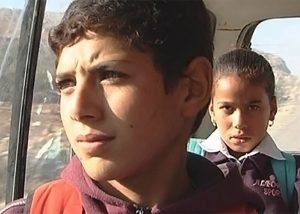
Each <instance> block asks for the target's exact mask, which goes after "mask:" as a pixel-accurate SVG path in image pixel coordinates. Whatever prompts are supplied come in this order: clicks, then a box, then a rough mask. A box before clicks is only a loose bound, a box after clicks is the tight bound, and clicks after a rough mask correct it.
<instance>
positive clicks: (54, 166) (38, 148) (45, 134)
mask: <svg viewBox="0 0 300 214" xmlns="http://www.w3.org/2000/svg"><path fill="white" fill-rule="evenodd" d="M70 1H71V0H60V1H57V0H48V1H47V5H46V11H45V16H44V21H43V30H42V36H41V41H40V49H39V55H38V63H37V70H36V77H35V85H34V92H33V104H32V110H31V122H30V130H29V140H28V153H27V169H26V178H25V179H26V182H25V194H26V193H28V192H30V191H32V190H33V189H34V188H35V187H37V186H39V185H40V184H41V183H44V182H46V181H47V180H51V179H53V178H55V177H58V176H59V174H60V172H61V170H62V168H63V167H64V166H65V165H66V164H67V162H68V161H69V158H70V153H71V149H70V146H69V143H68V141H67V139H66V135H65V132H64V130H63V127H62V123H61V120H60V115H59V94H58V91H57V90H56V88H55V85H54V74H55V58H54V54H53V53H52V51H51V49H50V48H49V46H48V42H47V38H48V32H49V29H50V28H51V27H53V26H54V25H57V24H58V23H59V21H60V19H61V17H62V15H63V12H64V10H65V9H66V7H67V6H68V4H69V3H70Z"/></svg>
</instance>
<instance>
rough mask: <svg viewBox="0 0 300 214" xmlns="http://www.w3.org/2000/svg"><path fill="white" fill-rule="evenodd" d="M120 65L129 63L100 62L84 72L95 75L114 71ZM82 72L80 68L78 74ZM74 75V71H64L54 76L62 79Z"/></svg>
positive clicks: (126, 61)
mask: <svg viewBox="0 0 300 214" xmlns="http://www.w3.org/2000/svg"><path fill="white" fill-rule="evenodd" d="M121 63H126V64H129V63H130V61H129V60H110V61H105V62H100V63H98V64H95V65H92V66H90V67H89V68H88V69H86V72H89V73H95V72H99V71H105V70H109V69H114V68H115V67H116V66H117V65H118V64H121ZM82 71H85V69H84V68H82V67H81V69H80V72H82ZM75 74H76V71H75V70H65V71H63V70H61V71H59V70H58V71H57V72H56V74H55V78H57V79H63V78H66V77H70V76H73V75H75Z"/></svg>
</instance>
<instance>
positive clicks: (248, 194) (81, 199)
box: [4, 155, 263, 214]
mask: <svg viewBox="0 0 300 214" xmlns="http://www.w3.org/2000/svg"><path fill="white" fill-rule="evenodd" d="M187 170H188V172H189V174H190V177H191V179H192V180H193V181H194V183H195V184H196V190H195V191H194V192H193V193H192V194H190V195H189V196H186V197H185V198H182V199H181V200H179V201H177V202H175V203H172V204H169V205H165V206H162V207H159V208H158V207H153V208H151V209H149V208H145V207H140V206H138V205H135V204H133V203H130V202H126V201H123V200H121V199H118V198H115V197H113V196H111V195H108V194H106V193H105V192H103V191H102V190H101V189H99V187H98V186H96V185H95V184H94V183H93V181H92V180H91V179H90V178H89V177H88V176H87V174H86V173H85V171H84V169H83V167H82V165H81V163H80V161H79V160H78V159H77V158H76V157H75V158H73V160H72V161H71V162H70V164H69V165H68V166H67V168H66V169H65V170H64V172H63V173H62V178H61V179H59V180H56V181H52V182H49V183H46V184H44V185H42V186H40V187H39V188H38V189H36V190H35V192H34V195H33V197H32V202H27V204H30V205H31V207H29V208H28V210H30V213H33V214H40V213H43V214H48V213H51V214H55V213H72V214H73V213H74V214H77V213H93V214H94V213H122V214H123V213H253V212H251V211H253V209H250V210H249V207H252V208H253V207H254V208H256V209H257V210H258V212H259V213H261V212H262V211H263V202H262V200H261V199H260V197H258V195H257V194H255V193H254V192H252V191H249V189H248V188H246V187H245V186H244V185H243V181H242V179H241V177H240V175H239V172H238V170H230V171H228V172H229V173H228V174H227V175H226V176H225V177H224V175H223V173H222V172H221V171H220V170H219V169H218V168H217V167H216V166H214V165H212V164H211V163H210V162H208V161H207V160H206V159H204V158H202V157H199V156H194V155H191V156H190V158H189V160H188V165H187ZM12 211H14V212H12ZM17 211H21V212H22V211H24V204H23V205H18V206H13V207H11V208H9V209H7V210H6V211H5V212H4V213H5V214H7V213H16V212H17Z"/></svg>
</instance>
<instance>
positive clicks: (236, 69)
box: [212, 49, 275, 99]
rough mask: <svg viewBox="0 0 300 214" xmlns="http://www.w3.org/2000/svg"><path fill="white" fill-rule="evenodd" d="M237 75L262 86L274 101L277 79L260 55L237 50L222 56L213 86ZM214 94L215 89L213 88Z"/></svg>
mask: <svg viewBox="0 0 300 214" xmlns="http://www.w3.org/2000/svg"><path fill="white" fill-rule="evenodd" d="M230 74H236V75H238V76H240V77H241V78H243V79H245V80H247V81H249V82H254V83H258V84H262V85H263V86H264V88H265V90H266V92H267V94H268V96H269V97H270V99H272V98H273V97H274V96H275V77H274V73H273V69H272V66H271V65H270V63H269V62H268V61H267V60H266V59H265V58H264V57H263V56H262V55H260V54H258V53H256V52H255V51H252V50H249V49H235V50H232V51H229V52H227V53H225V54H224V55H222V56H220V57H219V58H218V59H217V60H216V62H215V67H214V80H213V84H214V85H215V84H216V82H217V81H218V80H219V79H220V78H222V77H223V76H226V75H230ZM212 90H213V92H214V87H213V89H212Z"/></svg>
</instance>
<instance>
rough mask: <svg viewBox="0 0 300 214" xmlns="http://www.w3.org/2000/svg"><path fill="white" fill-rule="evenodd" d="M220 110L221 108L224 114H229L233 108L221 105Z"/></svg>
mask: <svg viewBox="0 0 300 214" xmlns="http://www.w3.org/2000/svg"><path fill="white" fill-rule="evenodd" d="M220 109H221V110H223V111H224V112H225V113H226V114H231V113H232V112H233V111H234V110H233V107H231V106H221V107H220Z"/></svg>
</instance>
